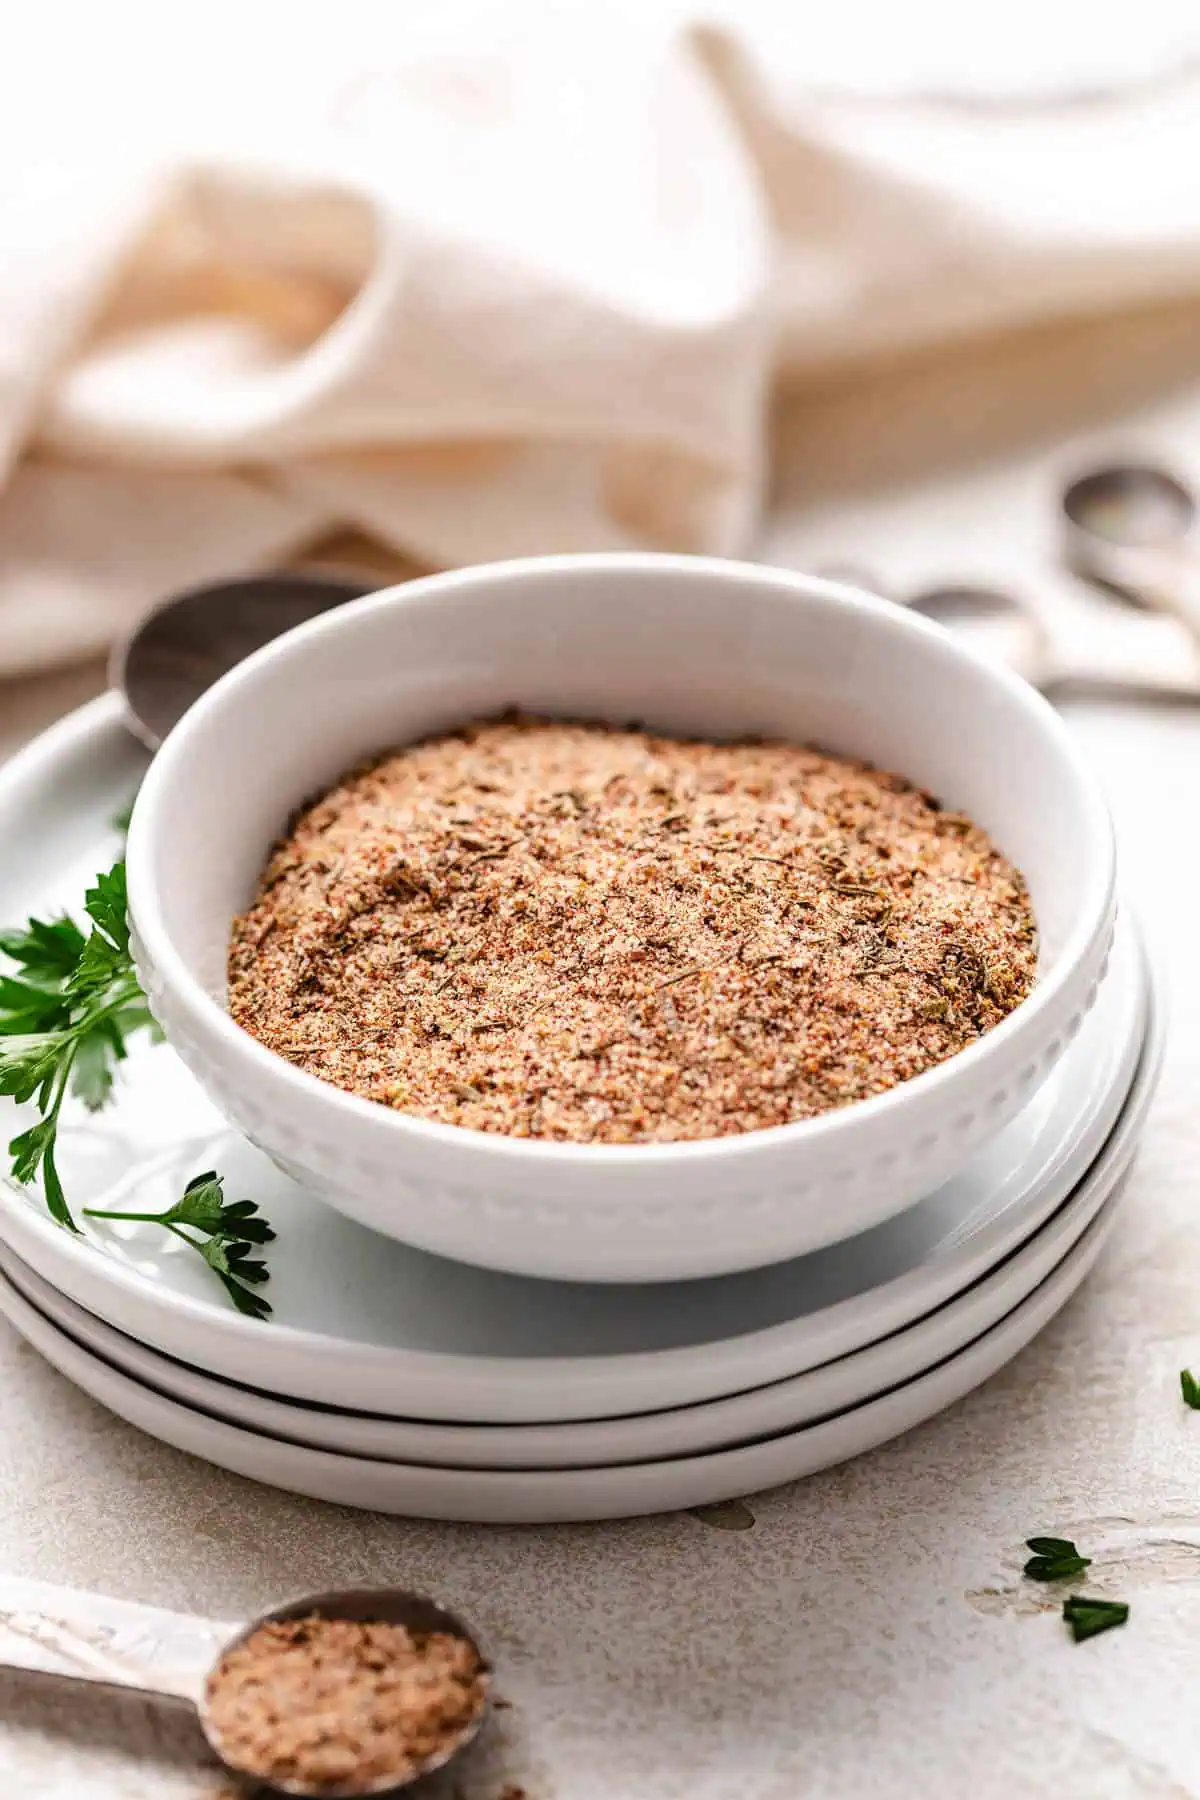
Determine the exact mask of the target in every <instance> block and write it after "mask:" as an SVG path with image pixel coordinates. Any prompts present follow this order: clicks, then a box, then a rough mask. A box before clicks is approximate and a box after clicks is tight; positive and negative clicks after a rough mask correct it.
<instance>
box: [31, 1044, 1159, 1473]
mask: <svg viewBox="0 0 1200 1800" xmlns="http://www.w3.org/2000/svg"><path fill="white" fill-rule="evenodd" d="M1162 1038H1163V1033H1162V1030H1161V1020H1160V1018H1159V1017H1158V1014H1157V1010H1155V1011H1154V1012H1153V1014H1152V1022H1151V1026H1150V1030H1149V1032H1148V1033H1147V1039H1146V1047H1145V1049H1144V1051H1143V1054H1142V1059H1141V1062H1140V1064H1139V1066H1138V1072H1137V1075H1136V1076H1135V1079H1134V1083H1133V1087H1132V1089H1131V1091H1130V1095H1129V1099H1128V1100H1127V1102H1126V1104H1125V1107H1124V1110H1123V1111H1122V1113H1121V1117H1120V1119H1119V1120H1118V1121H1117V1125H1116V1127H1115V1129H1114V1131H1113V1133H1112V1135H1111V1137H1110V1138H1109V1139H1108V1141H1107V1143H1106V1144H1105V1146H1104V1148H1103V1150H1102V1151H1101V1152H1100V1155H1099V1157H1098V1158H1097V1159H1096V1161H1095V1163H1093V1165H1092V1167H1091V1168H1090V1169H1089V1170H1088V1172H1087V1174H1086V1175H1085V1176H1084V1178H1083V1180H1082V1181H1081V1182H1080V1184H1079V1186H1078V1187H1077V1188H1076V1189H1075V1191H1074V1193H1073V1194H1072V1195H1071V1197H1070V1199H1069V1200H1067V1201H1066V1203H1065V1204H1064V1205H1063V1206H1061V1207H1060V1208H1059V1210H1058V1211H1057V1212H1056V1213H1055V1214H1054V1216H1053V1218H1052V1219H1050V1220H1049V1221H1048V1222H1047V1223H1046V1224H1045V1225H1044V1226H1043V1227H1042V1228H1041V1230H1040V1231H1038V1232H1035V1233H1034V1235H1033V1237H1032V1238H1030V1240H1029V1241H1028V1242H1027V1243H1026V1244H1023V1245H1022V1246H1021V1248H1020V1249H1019V1250H1017V1251H1014V1252H1013V1254H1012V1256H1010V1257H1009V1258H1008V1259H1007V1261H1005V1262H1004V1263H1002V1264H1001V1265H1000V1266H999V1267H998V1268H997V1269H994V1270H993V1271H992V1272H991V1274H990V1275H987V1276H985V1277H984V1279H983V1280H982V1281H980V1282H978V1283H976V1285H975V1286H974V1287H972V1288H969V1289H968V1290H967V1291H966V1293H964V1294H961V1295H959V1296H958V1298H957V1299H955V1300H951V1301H949V1302H948V1303H947V1304H946V1305H945V1306H943V1307H941V1308H939V1310H938V1311H937V1312H935V1313H931V1314H930V1315H929V1316H928V1317H926V1318H924V1319H922V1320H920V1321H918V1323H916V1324H915V1325H910V1326H909V1327H908V1328H907V1329H906V1330H904V1331H900V1332H897V1333H896V1334H895V1335H894V1336H892V1337H889V1338H885V1339H883V1340H882V1341H880V1342H878V1343H876V1344H873V1345H871V1346H870V1348H868V1349H864V1350H860V1351H857V1352H854V1353H853V1354H851V1355H849V1356H845V1357H841V1358H840V1359H839V1360H838V1361H836V1362H832V1363H825V1364H823V1365H822V1367H820V1368H818V1369H812V1370H809V1371H808V1373H806V1374H803V1375H798V1376H794V1377H793V1378H792V1379H791V1380H788V1381H781V1382H776V1383H774V1384H773V1385H772V1386H770V1387H765V1388H755V1389H753V1390H751V1391H750V1392H749V1393H745V1394H738V1395H735V1396H732V1397H730V1398H727V1399H724V1400H717V1401H711V1402H708V1403H707V1404H701V1405H697V1406H690V1407H684V1408H677V1409H675V1410H673V1411H667V1412H658V1413H641V1414H638V1415H635V1416H633V1417H630V1418H619V1419H599V1420H589V1421H585V1422H582V1423H575V1424H559V1425H509V1426H494V1425H476V1426H471V1425H427V1424H417V1423H413V1422H412V1421H411V1420H401V1419H381V1418H375V1417H370V1416H366V1415H364V1414H362V1413H350V1412H339V1411H334V1410H324V1409H321V1410H318V1409H317V1408H314V1407H305V1406H300V1405H295V1404H293V1403H290V1402H286V1401H281V1400H277V1399H274V1398H273V1397H271V1396H270V1395H266V1394H261V1393H258V1392H255V1391H254V1390H252V1389H249V1388H244V1387H238V1386H235V1385H234V1384H232V1383H229V1382H222V1381H217V1380H215V1379H214V1378H213V1377H212V1376H209V1375H205V1374H203V1373H202V1372H201V1371H199V1370H197V1369H192V1368H189V1367H188V1366H187V1365H186V1364H183V1363H179V1362H175V1361H173V1360H172V1359H171V1358H169V1357H165V1356H162V1355H160V1354H159V1353H158V1352H157V1351H155V1350H150V1349H148V1348H147V1347H146V1346H145V1345H144V1344H139V1343H138V1342H137V1341H136V1339H134V1338H130V1337H127V1336H126V1335H125V1334H124V1333H123V1332H119V1331H115V1330H114V1329H113V1328H112V1326H110V1325H106V1324H104V1323H103V1321H102V1320H99V1319H97V1318H95V1317H94V1316H93V1315H92V1314H91V1313H89V1312H86V1311H84V1309H83V1308H82V1307H80V1306H77V1305H76V1304H75V1302H74V1301H72V1300H68V1299H66V1298H65V1297H64V1296H63V1295H62V1294H60V1293H58V1292H57V1290H56V1289H54V1288H52V1287H51V1286H50V1284H49V1283H48V1282H46V1281H43V1280H42V1278H41V1276H39V1275H38V1274H36V1273H35V1271H33V1270H32V1269H30V1268H29V1266H28V1265H27V1264H25V1263H23V1262H21V1260H20V1259H19V1258H18V1257H16V1256H14V1255H13V1254H12V1252H11V1251H5V1250H2V1249H0V1269H2V1270H3V1272H4V1273H5V1274H6V1275H7V1276H8V1278H9V1279H10V1281H11V1282H12V1283H13V1285H14V1286H15V1287H17V1288H18V1289H19V1290H20V1292H21V1293H22V1294H23V1295H24V1296H25V1298H26V1299H27V1300H29V1301H30V1302H32V1304H33V1305H34V1306H36V1307H37V1308H38V1310H39V1311H40V1312H42V1313H44V1314H45V1315H46V1316H47V1317H48V1318H49V1319H50V1320H51V1321H52V1322H53V1323H54V1324H56V1325H59V1326H61V1327H62V1329H63V1330H64V1331H66V1332H68V1333H69V1334H70V1335H71V1337H73V1338H74V1339H75V1340H76V1341H77V1342H78V1343H80V1344H82V1345H83V1346H85V1347H86V1348H87V1349H89V1350H93V1351H95V1352H96V1354H97V1355H99V1356H101V1357H103V1358H104V1360H105V1361H106V1362H108V1363H111V1364H112V1365H113V1366H114V1367H115V1368H117V1369H119V1370H120V1371H121V1372H122V1373H124V1374H126V1375H129V1376H132V1377H133V1378H134V1379H135V1380H137V1381H140V1382H144V1383H145V1384H146V1385H147V1386H149V1387H153V1388H156V1389H157V1390H158V1391H159V1392H160V1393H162V1394H165V1395H167V1396H168V1397H170V1398H172V1399H175V1400H180V1401H183V1402H184V1403H185V1404H187V1405H189V1406H194V1407H198V1408H200V1409H201V1410H202V1411H204V1412H208V1413H211V1414H213V1415H214V1416H215V1417H217V1418H220V1419H224V1420H226V1421H228V1422H230V1423H232V1424H239V1425H244V1426H245V1427H247V1428H248V1429H249V1430H252V1431H261V1432H265V1433H268V1434H269V1435H270V1436H272V1437H277V1438H284V1439H287V1440H288V1441H290V1442H292V1443H296V1444H303V1445H306V1446H308V1447H309V1448H311V1449H320V1450H332V1451H336V1452H338V1453H339V1454H343V1455H349V1456H364V1457H371V1458H376V1459H379V1460H382V1461H385V1462H412V1463H426V1464H438V1465H441V1466H442V1467H449V1468H474V1469H531V1468H538V1469H545V1468H580V1467H608V1466H610V1465H612V1464H615V1463H628V1462H639V1461H657V1460H660V1459H662V1458H663V1457H674V1456H694V1455H698V1454H699V1453H701V1452H703V1451H708V1450H716V1449H722V1448H725V1447H727V1446H729V1445H733V1444H736V1443H745V1442H748V1441H749V1440H750V1439H752V1438H758V1437H765V1436H767V1435H768V1434H771V1433H775V1432H780V1431H785V1430H790V1429H795V1428H796V1427H798V1426H802V1425H809V1424H813V1423H815V1422H816V1421H817V1420H819V1419H823V1418H828V1417H829V1416H830V1415H831V1414H833V1413H837V1412H842V1411H845V1410H846V1409H847V1408H849V1407H853V1406H857V1405H859V1404H860V1403H861V1402H862V1401H864V1400H869V1399H871V1398H872V1397H874V1396H875V1395H877V1394H880V1393H883V1392H884V1391H885V1390H886V1389H888V1388H892V1387H895V1386H897V1385H898V1384H899V1383H901V1382H905V1381H910V1380H913V1379H914V1378H915V1377H916V1376H918V1375H920V1374H922V1373H923V1372H924V1371H925V1370H927V1369H930V1368H932V1367H933V1366H934V1365H935V1364H936V1363H939V1362H942V1361H943V1360H945V1358H947V1357H949V1356H953V1355H954V1354H956V1353H957V1352H958V1351H959V1350H961V1349H962V1347H963V1346H964V1345H965V1344H968V1343H970V1342H971V1341H972V1340H973V1339H974V1338H977V1337H979V1336H980V1335H981V1334H982V1333H983V1332H985V1331H987V1330H989V1329H990V1328H991V1327H992V1326H993V1325H995V1324H997V1323H998V1322H999V1320H1001V1319H1002V1318H1004V1316H1005V1315H1006V1314H1007V1313H1009V1312H1011V1311H1012V1309H1013V1308H1014V1307H1015V1306H1017V1305H1018V1304H1019V1303H1020V1302H1021V1301H1023V1300H1024V1299H1025V1298H1026V1297H1027V1296H1028V1295H1029V1294H1030V1293H1032V1291H1033V1290H1034V1288H1036V1287H1037V1286H1038V1285H1039V1283H1040V1282H1042V1281H1043V1280H1044V1279H1045V1278H1046V1276H1047V1275H1049V1274H1050V1272H1051V1271H1052V1270H1053V1269H1054V1268H1056V1267H1057V1266H1058V1264H1059V1263H1060V1262H1061V1261H1062V1260H1063V1258H1064V1256H1066V1255H1067V1254H1068V1253H1069V1251H1070V1250H1071V1249H1072V1247H1073V1246H1074V1245H1075V1244H1076V1243H1077V1242H1078V1241H1079V1239H1080V1237H1081V1236H1082V1235H1083V1233H1084V1232H1085V1231H1086V1230H1087V1228H1088V1226H1089V1225H1090V1224H1091V1222H1092V1220H1093V1219H1094V1218H1095V1217H1096V1215H1097V1213H1098V1212H1099V1211H1100V1209H1101V1208H1102V1206H1103V1205H1104V1204H1105V1202H1106V1201H1107V1200H1108V1199H1109V1198H1110V1196H1111V1195H1112V1194H1113V1192H1114V1190H1115V1189H1116V1188H1117V1186H1118V1185H1119V1183H1120V1182H1121V1181H1122V1180H1123V1179H1124V1176H1125V1174H1126V1172H1127V1170H1128V1168H1129V1164H1130V1163H1131V1161H1132V1159H1133V1156H1134V1153H1135V1151H1136V1149H1137V1144H1138V1139H1139V1137H1140V1135H1141V1129H1142V1126H1143V1124H1144V1122H1145V1117H1146V1113H1147V1110H1148V1108H1149V1105H1150V1102H1151V1100H1152V1098H1153V1095H1154V1090H1155V1087H1156V1085H1157V1078H1158V1072H1159V1066H1160V1062H1161V1053H1162Z"/></svg>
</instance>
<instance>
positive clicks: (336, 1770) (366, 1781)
mask: <svg viewBox="0 0 1200 1800" xmlns="http://www.w3.org/2000/svg"><path fill="white" fill-rule="evenodd" d="M488 1681H489V1672H488V1669H487V1666H486V1664H485V1663H484V1662H483V1661H482V1659H481V1658H480V1656H479V1653H478V1651H477V1650H476V1649H475V1648H474V1646H473V1645H472V1644H471V1643H470V1642H469V1641H468V1640H467V1639H465V1638H462V1637H458V1636H456V1635H454V1634H453V1633H451V1632H446V1631H433V1632H427V1633H421V1632H412V1631H409V1630H408V1628H407V1627H405V1626H403V1625H394V1624H386V1623H383V1622H378V1621H362V1620H357V1619H330V1618H324V1617H322V1616H321V1615H320V1614H319V1613H311V1614H309V1615H308V1616H307V1617H305V1618H300V1619H285V1620H273V1621H269V1622H268V1623H266V1624H264V1625H260V1626H258V1627H257V1628H256V1629H255V1630H254V1631H252V1632H251V1633H250V1635H249V1636H248V1637H246V1638H244V1639H242V1640H241V1641H240V1642H239V1643H237V1644H235V1645H233V1646H232V1647H231V1648H230V1649H229V1650H227V1651H226V1652H225V1654H224V1655H223V1656H222V1657H221V1659H220V1661H219V1662H218V1663H217V1665H216V1667H215V1668H214V1670H213V1672H212V1674H211V1675H210V1676H209V1679H208V1685H207V1690H206V1695H205V1699H206V1723H207V1729H208V1732H209V1735H210V1737H211V1738H212V1740H213V1743H214V1745H215V1747H216V1748H217V1750H218V1751H219V1752H220V1754H221V1755H222V1756H223V1757H224V1759H225V1761H226V1762H227V1763H228V1764H229V1765H230V1766H231V1767H233V1768H235V1769H238V1770H240V1771H241V1772H242V1773H243V1774H246V1775H249V1776H252V1777H254V1778H255V1779H256V1780H259V1781H266V1782H270V1783H272V1784H274V1785H276V1786H281V1787H285V1788H286V1787H288V1786H295V1787H298V1788H300V1789H302V1790H303V1791H304V1792H306V1793H311V1794H320V1795H328V1796H329V1800H336V1797H337V1796H339V1795H351V1794H364V1793H370V1792H373V1791H382V1790H384V1789H386V1788H390V1787H395V1786H399V1785H401V1784H403V1783H405V1782H408V1781H412V1780H414V1779H415V1778H416V1777H417V1776H418V1775H421V1774H422V1773H424V1772H425V1771H427V1770H429V1769H431V1768H437V1767H440V1766H441V1764H442V1763H443V1762H444V1761H446V1760H447V1758H448V1756H449V1755H450V1754H452V1753H453V1751H454V1750H455V1749H457V1748H458V1746H459V1744H460V1742H461V1741H462V1740H463V1738H464V1737H465V1736H466V1735H467V1734H468V1733H469V1732H470V1731H471V1729H472V1728H473V1727H474V1725H475V1723H476V1721H477V1719H478V1718H479V1715H480V1713H481V1712H482V1710H483V1707H484V1705H485V1704H486V1701H487V1692H488Z"/></svg>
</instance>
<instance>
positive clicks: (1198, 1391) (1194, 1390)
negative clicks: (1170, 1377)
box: [1179, 1369, 1200, 1412]
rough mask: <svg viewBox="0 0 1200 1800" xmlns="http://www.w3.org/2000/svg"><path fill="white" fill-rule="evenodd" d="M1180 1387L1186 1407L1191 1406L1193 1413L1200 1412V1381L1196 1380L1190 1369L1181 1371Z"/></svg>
mask: <svg viewBox="0 0 1200 1800" xmlns="http://www.w3.org/2000/svg"><path fill="white" fill-rule="evenodd" d="M1179 1386H1180V1390H1181V1391H1182V1394H1183V1401H1184V1405H1185V1406H1190V1407H1191V1409H1192V1411H1193V1412H1200V1381H1197V1380H1196V1377H1195V1376H1194V1375H1193V1374H1192V1371H1191V1370H1190V1369H1180V1371H1179Z"/></svg>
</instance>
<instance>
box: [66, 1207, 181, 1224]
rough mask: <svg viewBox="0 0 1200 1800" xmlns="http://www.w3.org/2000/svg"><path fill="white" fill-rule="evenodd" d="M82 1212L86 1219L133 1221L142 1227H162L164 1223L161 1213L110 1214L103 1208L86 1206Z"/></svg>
mask: <svg viewBox="0 0 1200 1800" xmlns="http://www.w3.org/2000/svg"><path fill="white" fill-rule="evenodd" d="M80 1210H81V1212H82V1214H83V1217H84V1218H85V1219H133V1220H135V1221H136V1222H137V1223H138V1224H141V1225H161V1224H162V1222H163V1216H162V1214H161V1213H144V1212H109V1211H108V1210H107V1208H105V1207H103V1206H84V1207H81V1209H80Z"/></svg>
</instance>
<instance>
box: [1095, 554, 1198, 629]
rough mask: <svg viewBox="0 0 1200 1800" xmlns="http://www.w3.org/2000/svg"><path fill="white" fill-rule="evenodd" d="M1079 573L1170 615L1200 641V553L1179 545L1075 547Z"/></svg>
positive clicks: (1152, 609) (1153, 609)
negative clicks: (1082, 548) (1092, 577)
mask: <svg viewBox="0 0 1200 1800" xmlns="http://www.w3.org/2000/svg"><path fill="white" fill-rule="evenodd" d="M1077 565H1078V567H1079V570H1080V573H1081V574H1084V575H1089V576H1097V577H1099V579H1100V580H1101V581H1104V582H1108V583H1110V584H1111V585H1112V586H1114V587H1117V588H1120V589H1121V590H1122V591H1123V592H1125V593H1127V594H1130V595H1132V596H1133V598H1134V599H1135V600H1140V601H1141V603H1142V605H1143V606H1145V607H1148V608H1149V610H1150V611H1151V612H1158V613H1169V614H1170V615H1171V616H1172V617H1174V618H1176V619H1178V620H1179V621H1180V623H1181V624H1183V625H1185V626H1186V627H1187V629H1188V631H1189V632H1190V633H1191V634H1192V637H1193V638H1194V639H1195V640H1196V641H1197V642H1200V554H1198V553H1197V552H1196V551H1194V550H1192V549H1189V548H1187V547H1185V546H1183V545H1181V544H1171V545H1147V544H1110V543H1106V542H1103V541H1100V540H1090V541H1088V542H1087V543H1086V547H1085V550H1080V549H1079V546H1078V545H1077Z"/></svg>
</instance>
